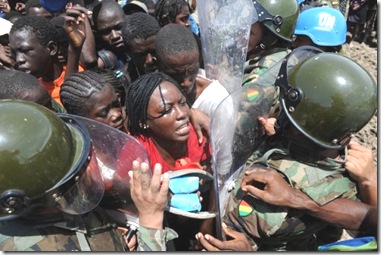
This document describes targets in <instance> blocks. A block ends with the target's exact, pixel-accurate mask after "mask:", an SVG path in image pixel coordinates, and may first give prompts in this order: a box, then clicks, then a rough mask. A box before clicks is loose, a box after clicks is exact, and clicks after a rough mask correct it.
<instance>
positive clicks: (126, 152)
mask: <svg viewBox="0 0 381 255" xmlns="http://www.w3.org/2000/svg"><path fill="white" fill-rule="evenodd" d="M75 118H76V119H78V120H79V121H80V122H82V123H83V124H84V125H85V126H86V127H87V129H88V131H89V133H90V137H91V140H92V144H93V147H94V152H95V155H96V158H97V161H98V166H99V168H100V172H101V175H102V178H103V183H104V185H105V194H104V197H103V199H102V201H101V203H100V206H101V207H103V208H105V209H106V210H107V212H108V214H109V215H110V216H111V217H112V218H113V220H115V221H116V222H117V223H119V224H122V225H125V224H126V223H128V224H135V225H136V224H137V223H138V212H137V209H136V207H135V205H134V202H133V201H132V198H131V193H130V178H129V175H128V171H129V170H132V162H133V161H134V160H138V161H139V162H140V163H142V162H146V163H148V164H149V158H148V154H147V151H146V150H145V148H144V147H143V146H142V145H141V144H140V143H139V142H138V141H137V140H136V139H135V138H134V137H132V136H130V135H128V134H126V133H124V132H121V131H119V130H117V129H115V128H112V127H110V126H108V125H105V124H102V123H99V122H97V121H94V120H91V119H88V118H84V117H80V116H75ZM150 173H151V171H150Z"/></svg>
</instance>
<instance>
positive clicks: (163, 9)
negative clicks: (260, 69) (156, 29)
mask: <svg viewBox="0 0 381 255" xmlns="http://www.w3.org/2000/svg"><path fill="white" fill-rule="evenodd" d="M184 6H187V7H188V8H189V11H191V10H192V8H191V7H190V5H189V3H188V2H187V1H185V0H159V2H157V3H156V6H155V18H156V19H157V20H158V22H159V24H160V26H164V25H165V24H163V22H162V20H161V19H162V18H163V17H166V18H168V19H169V20H170V21H172V22H175V20H176V16H177V15H179V14H180V13H181V11H182V9H183V8H184Z"/></svg>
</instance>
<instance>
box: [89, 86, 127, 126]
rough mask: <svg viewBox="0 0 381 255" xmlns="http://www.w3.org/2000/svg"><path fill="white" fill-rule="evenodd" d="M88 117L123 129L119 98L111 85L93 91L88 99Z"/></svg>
mask: <svg viewBox="0 0 381 255" xmlns="http://www.w3.org/2000/svg"><path fill="white" fill-rule="evenodd" d="M89 105H90V110H89V114H88V116H86V117H88V118H90V119H93V120H96V121H98V122H101V123H104V124H106V125H109V126H111V127H114V128H117V129H123V128H124V126H123V124H124V118H123V114H122V107H121V105H120V100H119V98H118V96H117V94H116V93H115V91H114V89H113V88H112V87H111V85H107V86H105V87H104V88H103V89H102V90H101V91H99V92H97V93H94V94H93V95H92V96H91V97H90V99H89Z"/></svg>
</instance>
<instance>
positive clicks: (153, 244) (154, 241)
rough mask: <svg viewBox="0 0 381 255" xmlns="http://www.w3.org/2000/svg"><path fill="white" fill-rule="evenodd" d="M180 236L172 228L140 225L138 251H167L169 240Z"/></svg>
mask: <svg viewBox="0 0 381 255" xmlns="http://www.w3.org/2000/svg"><path fill="white" fill-rule="evenodd" d="M177 237H178V234H177V233H176V231H174V230H173V229H171V228H165V229H152V228H145V227H143V226H140V227H139V229H138V232H137V238H138V247H137V251H166V250H167V242H168V241H171V240H173V239H175V238H177Z"/></svg>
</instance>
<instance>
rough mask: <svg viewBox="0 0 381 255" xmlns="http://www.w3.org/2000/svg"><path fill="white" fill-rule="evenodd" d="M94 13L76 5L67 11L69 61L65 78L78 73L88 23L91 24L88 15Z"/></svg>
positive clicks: (66, 25)
mask: <svg viewBox="0 0 381 255" xmlns="http://www.w3.org/2000/svg"><path fill="white" fill-rule="evenodd" d="M91 14H92V12H91V11H89V10H87V9H86V8H84V7H82V6H79V5H75V6H73V7H71V8H68V9H66V12H65V14H64V15H63V17H64V19H65V24H64V28H65V31H66V33H67V35H68V37H69V49H68V59H67V69H66V74H65V78H67V77H69V76H70V75H71V74H73V73H75V72H78V66H79V58H80V55H81V50H82V46H83V43H84V42H85V39H86V23H87V24H89V22H88V21H86V20H87V19H88V15H91Z"/></svg>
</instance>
